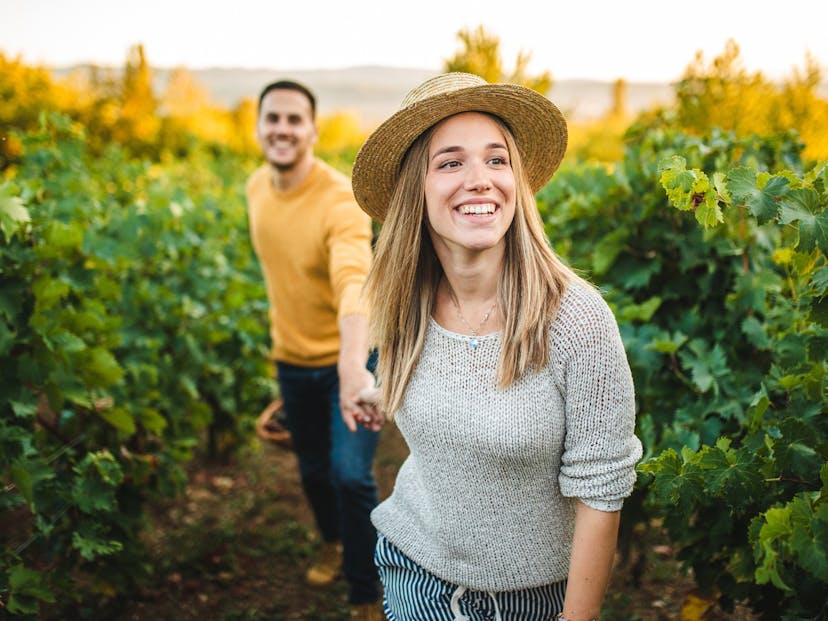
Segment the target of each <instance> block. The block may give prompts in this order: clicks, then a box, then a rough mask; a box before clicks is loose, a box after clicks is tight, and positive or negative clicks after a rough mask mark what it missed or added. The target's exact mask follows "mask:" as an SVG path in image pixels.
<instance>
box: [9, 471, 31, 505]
mask: <svg viewBox="0 0 828 621" xmlns="http://www.w3.org/2000/svg"><path fill="white" fill-rule="evenodd" d="M11 477H12V481H14V485H15V487H17V491H18V492H20V495H21V496H23V498H24V499H25V500H26V502H27V503H28V504H29V506H30V507H31V508H32V511H34V510H35V506H34V484H33V483H32V476H31V475H30V474H29V471H28V470H26V468H24V467H23V466H22V465H20V464H14V465H13V466H12V467H11Z"/></svg>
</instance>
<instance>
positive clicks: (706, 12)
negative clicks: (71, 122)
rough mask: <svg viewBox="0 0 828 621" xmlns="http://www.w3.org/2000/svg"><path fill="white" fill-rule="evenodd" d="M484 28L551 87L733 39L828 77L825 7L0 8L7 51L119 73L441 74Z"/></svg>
mask: <svg viewBox="0 0 828 621" xmlns="http://www.w3.org/2000/svg"><path fill="white" fill-rule="evenodd" d="M481 25H482V26H483V27H484V28H485V29H486V30H487V31H488V32H489V33H491V34H493V35H495V36H497V37H498V38H499V39H500V43H501V56H502V58H503V60H504V64H505V66H506V67H507V68H511V67H512V66H513V65H514V61H515V59H516V57H517V54H518V52H520V51H523V52H528V53H530V54H531V59H532V60H531V63H530V65H529V68H530V70H531V71H532V72H541V71H550V72H551V73H552V76H553V79H573V78H587V79H596V80H615V79H617V78H624V79H626V80H628V81H671V80H675V79H677V78H679V77H680V76H681V74H682V73H683V71H684V69H685V68H686V67H687V65H688V64H689V63H690V62H691V61H692V60H693V58H694V56H695V54H696V52H697V51H701V52H702V53H703V54H704V58H705V60H706V61H707V62H709V61H710V60H712V59H713V58H714V57H715V56H716V55H718V54H720V53H721V52H722V51H723V50H724V47H725V43H726V41H727V40H728V39H733V40H734V41H735V42H736V43H737V44H738V45H739V47H740V50H741V57H742V61H743V64H744V66H745V68H747V69H748V70H749V71H760V70H761V71H762V72H763V73H764V74H765V75H766V76H767V77H770V78H783V77H786V76H790V75H791V72H792V70H793V68H794V67H798V68H800V69H801V68H803V67H804V65H805V57H806V53H807V52H810V53H811V54H812V55H813V57H814V58H815V59H816V61H817V62H818V63H819V64H820V66H822V67H823V69H824V70H826V72H827V73H828V34H826V28H828V2H825V1H824V0H785V1H784V2H778V1H776V2H770V1H768V0H605V1H598V0H569V1H567V2H561V1H559V0H497V1H491V0H477V1H476V2H473V3H471V2H459V1H456V0H455V1H452V0H321V1H319V0H281V1H280V0H275V1H274V0H232V1H230V2H209V1H205V0H200V1H198V2H196V1H194V0H141V1H140V2H135V1H134V0H131V1H127V0H0V52H2V53H4V54H5V55H6V56H7V57H11V58H18V57H19V58H21V59H22V60H23V61H24V62H26V63H27V64H33V65H47V66H68V65H71V64H75V63H85V62H91V63H94V64H98V65H112V66H122V65H123V64H124V62H125V60H126V55H127V51H128V49H129V48H130V47H131V46H132V45H135V44H137V43H141V44H143V45H144V49H145V52H146V56H147V59H148V61H149V63H150V64H151V65H152V66H153V67H165V68H172V67H179V66H184V67H188V68H190V69H200V68H207V67H245V68H260V69H277V70H290V69H337V68H342V67H351V66H359V65H384V66H393V67H415V68H422V69H433V70H435V71H438V70H440V69H441V67H442V66H443V63H444V61H445V60H446V59H447V58H449V57H451V56H452V55H453V54H454V53H455V52H456V51H458V50H459V49H460V43H459V39H458V38H457V33H458V32H459V31H460V30H462V29H474V28H476V27H477V26H481Z"/></svg>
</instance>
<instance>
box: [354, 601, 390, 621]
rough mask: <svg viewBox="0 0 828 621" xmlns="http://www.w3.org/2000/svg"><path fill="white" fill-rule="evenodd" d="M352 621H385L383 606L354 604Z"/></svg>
mask: <svg viewBox="0 0 828 621" xmlns="http://www.w3.org/2000/svg"><path fill="white" fill-rule="evenodd" d="M351 619H358V620H359V621H385V614H384V613H383V612H382V604H352V605H351Z"/></svg>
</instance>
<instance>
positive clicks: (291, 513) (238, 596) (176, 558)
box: [94, 427, 749, 621]
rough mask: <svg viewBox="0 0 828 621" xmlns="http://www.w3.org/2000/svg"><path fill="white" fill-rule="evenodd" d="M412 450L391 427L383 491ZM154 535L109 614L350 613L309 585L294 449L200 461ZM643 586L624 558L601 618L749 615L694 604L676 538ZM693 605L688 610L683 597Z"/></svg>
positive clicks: (161, 514) (280, 616)
mask: <svg viewBox="0 0 828 621" xmlns="http://www.w3.org/2000/svg"><path fill="white" fill-rule="evenodd" d="M406 453H407V450H406V448H405V444H404V442H403V441H402V439H401V438H400V436H399V434H398V432H397V431H396V429H395V428H394V427H387V428H386V429H384V430H383V436H382V438H381V441H380V445H379V449H378V453H377V459H376V473H377V480H378V484H379V488H380V495H381V497H385V496H386V495H387V494H388V493H389V492H390V491H391V488H392V486H393V480H394V477H395V475H396V472H397V469H398V468H399V465H400V464H401V463H402V460H403V459H404V457H405V455H406ZM152 522H153V523H152V528H151V529H150V530H149V532H148V534H147V543H148V545H149V546H150V549H151V551H152V556H153V561H152V578H151V581H150V584H151V586H149V587H146V588H144V589H142V590H140V591H138V592H135V593H134V594H133V595H134V597H132V598H131V599H122V600H120V601H115V602H112V605H111V606H108V607H107V611H106V613H105V614H104V615H101V614H100V612H98V613H96V614H95V617H94V618H95V619H99V620H101V621H149V620H152V621H166V620H169V621H173V620H174V621H265V620H267V621H281V620H292V619H296V620H314V621H345V620H346V619H348V615H347V605H346V603H345V589H344V585H342V584H339V583H338V584H335V585H333V586H331V587H330V588H327V589H310V588H308V587H307V586H305V584H304V582H303V581H302V575H303V573H304V568H305V567H306V566H307V563H308V562H309V559H310V558H311V557H312V555H313V552H314V549H315V547H316V545H317V541H316V539H315V536H314V533H313V528H312V518H311V515H310V513H309V511H308V508H307V505H306V503H305V501H304V498H303V496H302V493H301V488H300V484H299V479H298V475H297V471H296V466H295V462H294V456H293V454H292V453H291V452H290V451H288V450H286V449H284V448H281V447H279V446H277V445H275V444H273V443H271V442H267V441H259V440H257V442H256V443H255V445H254V446H253V448H252V449H251V450H250V451H249V452H248V453H246V454H244V455H242V456H241V457H240V458H239V459H237V460H236V461H235V462H234V463H233V464H232V465H226V466H209V467H207V466H203V467H196V466H194V467H193V469H192V472H191V479H190V482H189V484H188V486H187V490H186V493H185V494H184V495H183V496H182V497H181V498H179V499H177V500H176V501H174V502H168V503H165V504H164V505H162V506H159V507H157V508H155V510H154V511H153V518H152ZM646 549H647V554H648V556H649V558H648V561H649V564H648V571H647V574H646V575H645V577H644V578H643V580H642V582H641V584H640V585H639V586H637V587H636V586H634V585H633V584H632V579H631V572H630V570H629V568H624V567H618V568H617V569H616V571H615V574H614V579H613V584H612V586H611V588H610V591H609V592H608V594H607V600H606V609H605V613H604V615H603V617H602V619H604V620H605V621H606V620H609V621H613V620H617V621H633V620H635V621H673V620H681V621H691V620H692V619H729V620H731V621H735V620H737V619H738V620H742V619H744V620H747V619H749V617H747V616H730V615H724V614H723V613H721V611H718V612H717V611H714V610H709V608H710V607H709V605H707V604H706V603H705V602H704V601H700V602H696V604H697V605H696V606H695V607H692V604H693V601H694V600H692V597H691V598H689V599H688V594H689V593H690V591H691V589H692V582H691V581H690V580H688V579H687V578H686V577H683V576H681V574H680V573H679V572H678V566H677V564H676V562H675V560H674V559H673V558H672V555H671V551H670V549H669V547H668V546H666V545H664V544H663V543H661V544H653V545H649V544H648V545H647V546H646ZM683 604H684V605H685V614H684V615H681V614H680V610H681V608H682V605H683Z"/></svg>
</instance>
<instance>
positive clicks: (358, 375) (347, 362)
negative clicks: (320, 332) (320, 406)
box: [337, 314, 374, 431]
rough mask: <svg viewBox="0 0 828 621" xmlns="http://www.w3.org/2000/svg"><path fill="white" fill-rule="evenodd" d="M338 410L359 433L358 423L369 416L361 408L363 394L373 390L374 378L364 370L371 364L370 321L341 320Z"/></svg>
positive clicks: (348, 317) (352, 317)
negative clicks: (369, 355) (369, 352)
mask: <svg viewBox="0 0 828 621" xmlns="http://www.w3.org/2000/svg"><path fill="white" fill-rule="evenodd" d="M339 337H340V347H339V360H338V362H337V372H338V374H339V407H340V409H341V410H342V419H343V420H344V421H345V425H346V426H347V427H348V429H350V430H351V431H356V428H357V426H356V419H358V418H362V417H364V416H366V412H365V411H364V410H363V407H362V406H361V405H360V404H359V398H360V392H361V391H363V390H365V389H371V388H373V387H374V376H373V375H372V374H371V372H370V371H369V370H368V369H367V368H366V367H365V365H366V364H367V362H368V318H367V317H366V316H365V315H360V314H350V315H343V316H342V317H341V318H340V320H339Z"/></svg>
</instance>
